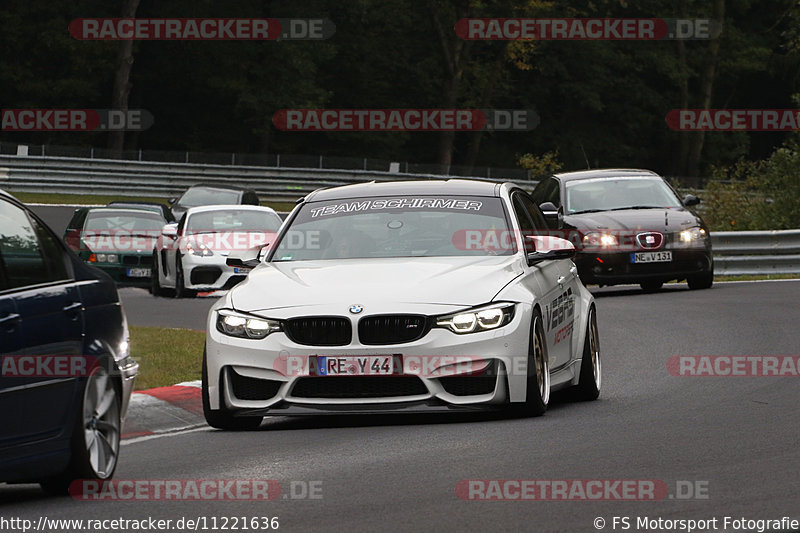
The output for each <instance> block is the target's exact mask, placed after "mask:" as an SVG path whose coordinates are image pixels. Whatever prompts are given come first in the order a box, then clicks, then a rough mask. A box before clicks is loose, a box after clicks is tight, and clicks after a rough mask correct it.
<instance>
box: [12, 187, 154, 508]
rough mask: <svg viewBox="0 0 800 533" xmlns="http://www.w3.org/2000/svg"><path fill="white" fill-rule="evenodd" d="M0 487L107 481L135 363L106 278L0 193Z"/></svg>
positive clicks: (57, 489)
mask: <svg viewBox="0 0 800 533" xmlns="http://www.w3.org/2000/svg"><path fill="white" fill-rule="evenodd" d="M0 368H2V371H0V482H6V483H40V484H41V486H42V488H43V489H45V491H47V492H50V493H61V494H63V493H65V492H66V491H67V490H68V488H69V486H70V483H71V482H73V481H74V480H76V479H108V478H110V477H111V476H112V475H113V473H114V470H115V468H116V465H117V461H118V457H119V450H120V444H119V440H120V433H121V427H122V420H123V418H124V415H125V412H126V410H127V407H128V402H129V399H130V395H131V392H132V390H133V382H134V379H135V377H136V374H137V372H138V364H137V363H136V362H135V361H134V360H133V359H132V358H131V357H130V355H129V346H128V326H127V321H126V318H125V313H124V311H123V309H122V305H121V304H120V301H119V296H118V294H117V290H116V287H115V285H114V282H113V281H112V280H111V278H110V277H109V276H108V275H106V274H105V273H103V272H101V271H100V270H98V269H96V268H94V267H91V266H88V265H86V264H84V263H83V261H81V260H80V259H79V258H78V257H77V256H76V255H75V254H74V253H73V252H71V251H70V250H68V249H67V247H66V246H65V244H64V243H63V242H62V241H61V240H60V239H59V238H58V237H57V236H56V235H55V234H54V233H53V232H52V231H51V230H50V229H49V228H48V227H47V226H46V225H45V224H44V223H43V222H42V221H41V220H40V219H39V218H37V217H36V216H35V215H34V214H33V213H32V212H30V210H28V209H27V208H26V207H25V206H24V205H23V204H22V203H20V202H19V201H17V200H16V199H14V198H13V197H12V196H10V195H9V194H7V193H5V192H3V191H0Z"/></svg>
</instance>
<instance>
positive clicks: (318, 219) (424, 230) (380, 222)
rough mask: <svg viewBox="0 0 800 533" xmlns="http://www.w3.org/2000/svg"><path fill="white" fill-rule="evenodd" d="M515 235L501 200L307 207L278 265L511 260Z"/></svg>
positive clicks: (400, 200) (277, 254)
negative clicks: (417, 259) (437, 259)
mask: <svg viewBox="0 0 800 533" xmlns="http://www.w3.org/2000/svg"><path fill="white" fill-rule="evenodd" d="M509 236H510V232H509V231H508V223H507V219H506V214H505V210H504V209H503V204H502V201H501V200H500V199H499V198H489V197H472V196H401V197H397V196H394V197H370V198H356V199H343V200H330V201H325V202H312V203H308V204H305V205H303V206H302V207H301V209H300V211H299V212H298V213H297V215H296V216H295V217H294V219H293V220H292V222H291V226H290V227H289V229H288V230H287V231H286V232H285V233H284V234H283V235H282V237H281V240H280V242H279V243H278V244H277V246H276V248H275V251H274V253H273V254H272V261H312V260H326V259H355V258H378V257H439V256H475V255H510V254H513V253H514V252H515V251H516V248H515V245H514V240H513V239H510V238H509ZM504 239H505V240H504ZM501 241H502V242H505V244H506V245H505V246H502V245H499V244H498V243H500V242H501Z"/></svg>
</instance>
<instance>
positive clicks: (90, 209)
mask: <svg viewBox="0 0 800 533" xmlns="http://www.w3.org/2000/svg"><path fill="white" fill-rule="evenodd" d="M84 209H86V210H87V212H89V213H94V212H97V211H113V212H115V213H118V212H120V211H123V212H126V213H147V214H153V213H155V214H157V215H159V214H162V213H161V212H160V211H156V210H155V209H147V208H144V207H133V206H130V207H129V206H115V205H103V206H99V207H84Z"/></svg>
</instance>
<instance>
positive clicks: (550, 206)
mask: <svg viewBox="0 0 800 533" xmlns="http://www.w3.org/2000/svg"><path fill="white" fill-rule="evenodd" d="M539 209H541V210H542V214H543V215H544V219H545V221H546V222H547V224H548V225H549V226H550V227H551V228H553V227H555V226H556V225H557V224H558V208H557V207H556V206H555V204H554V203H553V202H543V203H541V204H539Z"/></svg>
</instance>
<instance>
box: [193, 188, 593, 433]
mask: <svg viewBox="0 0 800 533" xmlns="http://www.w3.org/2000/svg"><path fill="white" fill-rule="evenodd" d="M542 231H544V232H546V231H547V227H546V224H545V221H544V218H543V216H542V213H541V211H540V210H539V208H538V207H537V206H536V205H535V204H534V203H533V201H532V200H531V198H530V196H529V195H528V194H527V193H526V192H525V191H523V190H522V189H520V188H518V187H516V186H515V185H513V184H511V183H506V184H496V183H487V182H479V181H469V180H448V181H406V182H389V183H367V184H358V185H349V186H344V187H337V188H332V189H323V190H318V191H316V192H314V193H311V194H309V195H308V196H307V197H306V198H305V199H303V201H302V202H301V203H300V204H299V205H298V206H297V207H296V208H295V209H294V211H292V213H291V215H289V218H288V219H287V221H286V222H285V223H284V225H283V227H282V228H281V231H280V233H279V235H278V237H277V241H276V243H275V244H273V245H272V246H271V247H270V248H269V251H268V252H267V254H266V257H265V258H264V259H263V260H260V259H258V258H257V257H258V256H257V254H256V252H255V251H252V252H250V254H249V255H248V254H245V253H241V254H240V253H237V254H236V256H233V255H232V256H231V257H230V258H229V263H230V264H241V265H246V266H254V267H255V269H254V270H253V271H252V272H251V273H250V275H249V276H248V277H247V279H246V280H245V281H244V282H243V283H241V284H240V285H237V286H236V287H234V288H233V289H232V290H230V291H229V292H228V293H227V294H226V295H225V296H223V297H222V298H220V299H219V301H218V302H217V303H216V304H215V305H214V306H213V308H212V309H211V311H210V313H209V316H208V323H207V328H206V330H207V333H206V352H205V353H204V357H203V368H202V396H203V409H204V414H205V417H206V420H207V422H208V423H209V425H211V426H213V427H216V428H221V429H250V428H255V427H258V425H259V424H260V423H261V421H262V417H263V416H265V415H303V414H319V413H324V412H331V411H333V412H344V413H375V412H380V413H386V412H410V411H415V410H431V409H433V410H443V411H452V410H459V409H461V410H478V409H512V410H514V411H516V412H519V413H521V414H525V415H533V416H535V415H541V414H542V413H544V411H545V410H546V408H547V404H548V401H549V397H550V392H551V391H554V390H558V389H567V388H572V389H573V390H574V391H575V393H576V396H577V397H578V398H581V399H585V400H593V399H595V398H597V396H598V394H599V391H600V385H601V365H600V345H599V337H598V332H597V321H596V318H595V305H594V299H593V297H592V295H591V293H589V291H588V290H587V289H586V288H585V287H584V286H583V284H582V283H581V281H580V279H578V277H577V275H576V273H577V269H576V268H575V264H574V263H573V262H572V260H571V258H572V257H573V256H574V254H575V248H574V246H573V245H572V244H571V243H570V242H568V241H566V240H564V239H558V238H555V237H549V236H547V235H542V233H541V232H542Z"/></svg>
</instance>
